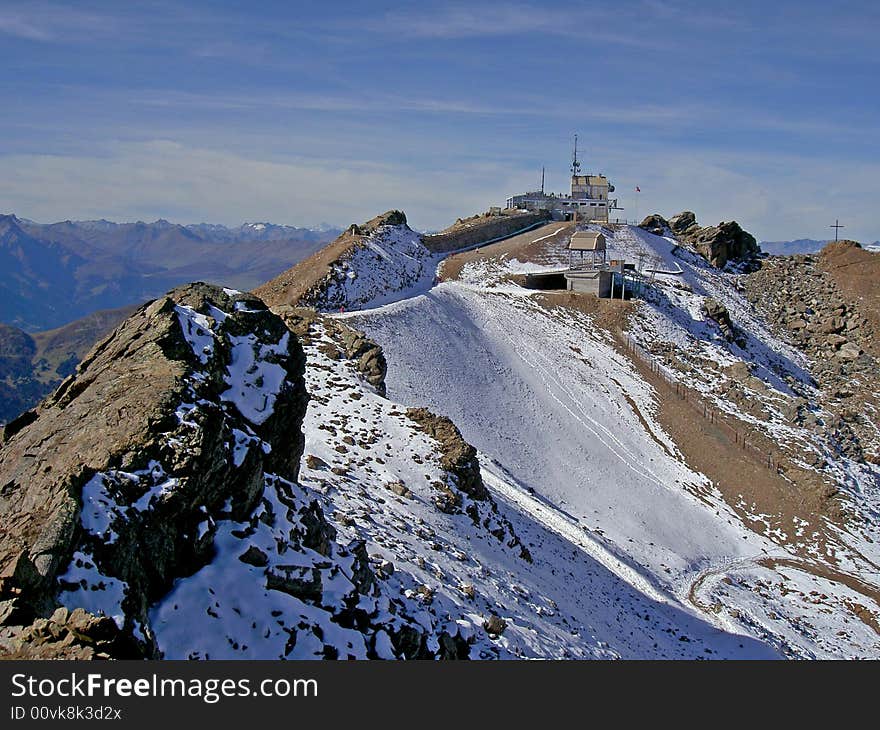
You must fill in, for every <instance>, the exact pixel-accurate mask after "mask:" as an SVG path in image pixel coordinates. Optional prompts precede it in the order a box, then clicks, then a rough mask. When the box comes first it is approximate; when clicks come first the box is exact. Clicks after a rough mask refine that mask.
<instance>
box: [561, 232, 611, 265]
mask: <svg viewBox="0 0 880 730" xmlns="http://www.w3.org/2000/svg"><path fill="white" fill-rule="evenodd" d="M575 251H580V254H581V259H580V267H579V268H590V269H596V268H604V267H605V255H606V249H605V236H604V235H603V234H602V233H601V232H600V231H575V232H574V234H573V235H572V237H571V241H570V242H569V244H568V268H569V269H573V268H575V267H574V252H575ZM585 254H589V261H586V260H585Z"/></svg>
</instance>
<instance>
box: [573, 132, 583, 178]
mask: <svg viewBox="0 0 880 730" xmlns="http://www.w3.org/2000/svg"><path fill="white" fill-rule="evenodd" d="M580 171H581V163H580V162H578V136H577V135H575V136H574V153H573V154H572V156H571V174H572V175H577V174H578V173H579V172H580Z"/></svg>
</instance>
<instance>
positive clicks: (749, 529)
mask: <svg viewBox="0 0 880 730" xmlns="http://www.w3.org/2000/svg"><path fill="white" fill-rule="evenodd" d="M609 237H611V234H609ZM610 245H611V247H612V248H614V249H616V250H617V251H619V252H621V253H625V254H627V257H628V258H630V260H633V259H635V258H637V256H638V255H639V254H640V253H641V254H643V259H644V260H645V261H646V262H651V263H650V266H651V268H654V269H656V270H657V271H658V272H661V273H658V274H656V276H657V280H658V281H657V283H656V285H655V286H654V292H653V294H651V295H649V298H648V301H646V302H643V303H641V304H640V305H638V306H637V307H636V308H635V313H634V314H633V315H632V322H631V327H632V332H633V336H634V338H635V339H636V340H637V341H638V342H639V343H640V344H641V345H642V346H643V347H644V348H645V349H646V350H648V351H656V352H658V353H660V352H676V353H677V354H678V355H679V356H681V357H683V358H685V359H687V358H688V357H691V358H692V359H693V363H692V364H691V366H690V369H689V370H685V371H684V372H682V373H678V374H676V371H675V370H673V369H670V377H681V378H682V380H683V381H686V382H687V384H688V385H689V386H690V387H692V388H694V389H695V390H696V391H697V392H701V391H702V392H705V394H706V396H707V398H711V399H713V400H712V401H711V402H713V403H715V405H716V406H721V407H723V408H725V409H727V410H729V411H730V412H731V416H738V417H741V418H743V419H746V420H748V421H749V422H751V423H752V424H753V425H755V427H758V428H762V429H771V430H770V431H769V432H768V433H769V434H771V435H772V436H773V437H774V438H778V439H790V440H791V441H792V442H793V443H797V444H801V443H803V444H806V445H808V446H809V445H812V446H813V447H814V448H816V449H821V448H822V447H821V445H820V444H818V443H817V442H816V439H815V438H813V437H812V436H811V435H810V434H808V433H805V432H803V431H802V430H800V431H799V430H798V429H796V428H794V427H792V426H790V425H786V424H784V423H783V419H782V418H781V417H777V418H775V419H774V418H772V409H771V417H770V418H769V420H761V419H758V418H757V417H756V416H753V415H750V414H749V413H747V412H744V411H742V410H741V409H739V408H738V407H737V405H736V404H735V403H732V402H730V401H727V400H725V398H724V397H723V390H719V389H718V387H717V386H718V385H719V383H720V382H721V383H722V384H723V381H724V380H725V379H726V376H725V375H724V374H723V369H724V367H725V366H730V365H735V363H737V362H750V363H753V364H754V374H755V375H756V376H757V378H758V380H760V381H761V382H762V383H763V387H764V388H765V389H766V392H765V396H764V397H765V399H766V400H767V401H768V402H770V403H771V404H772V403H774V402H777V403H778V404H779V405H781V404H782V403H783V402H784V401H785V399H786V398H787V397H788V396H790V395H791V393H792V388H793V387H795V388H798V389H806V390H807V391H808V390H809V388H810V387H811V386H810V384H809V380H810V379H809V374H808V373H807V371H806V369H805V367H806V363H805V362H804V361H803V358H802V357H801V356H800V355H799V354H798V353H797V352H796V351H794V350H792V349H791V348H789V347H787V346H786V345H785V344H784V343H782V342H781V341H780V340H778V339H777V338H775V337H773V335H772V334H771V333H770V331H769V330H768V328H767V327H766V326H765V325H764V324H763V322H762V321H760V319H759V318H758V317H757V316H756V315H755V314H754V312H753V310H752V308H751V307H750V306H749V304H748V302H747V301H746V300H745V298H744V297H743V296H742V295H741V294H740V293H739V292H738V290H737V286H736V276H735V275H733V274H724V273H721V272H718V271H717V270H715V269H712V268H711V267H709V266H708V264H706V263H705V261H703V260H702V259H700V258H699V257H696V256H692V255H690V254H689V253H688V252H686V251H681V250H678V251H674V248H675V242H674V241H672V240H670V239H664V238H661V237H657V236H652V235H651V234H648V233H645V232H643V231H640V230H639V229H633V228H628V227H624V228H622V229H619V230H618V231H617V232H616V234H614V235H613V240H611V241H610ZM550 253H551V256H549V258H551V259H552V252H550ZM676 253H678V254H679V255H676ZM645 265H646V266H648V265H649V264H647V263H646V264H645ZM530 268H540V267H537V266H536V265H533V264H525V265H524V264H522V263H521V262H517V261H506V260H502V261H492V260H489V261H483V262H478V263H475V264H471V265H469V266H468V267H466V268H465V271H464V273H463V275H462V280H461V281H455V282H447V283H443V284H440V285H439V286H435V287H434V288H433V289H431V290H430V291H429V292H427V293H425V294H423V295H420V296H417V297H414V298H411V299H408V300H406V301H401V302H398V303H396V304H392V305H389V306H385V307H380V308H377V309H373V310H370V311H367V312H360V313H352V314H351V315H350V317H351V318H352V321H353V322H354V323H355V324H356V326H358V327H360V328H362V329H364V330H366V331H367V332H368V333H369V334H370V336H371V337H373V339H375V340H376V341H378V342H379V343H380V344H382V346H383V348H384V349H385V353H386V357H387V360H388V362H389V372H388V377H387V386H388V395H389V397H390V398H391V399H393V400H398V401H400V402H403V403H406V404H424V405H427V406H430V407H431V408H434V409H435V410H438V411H440V412H443V413H446V414H448V415H449V416H450V417H451V418H452V419H453V420H454V421H455V422H456V423H457V424H458V425H459V427H460V428H461V430H462V433H463V434H464V436H465V438H466V439H468V440H469V441H470V442H471V443H473V444H474V445H476V446H477V447H478V448H479V449H480V451H481V453H482V461H483V465H484V470H485V471H486V472H488V477H487V482H488V484H489V486H490V488H492V490H493V492H494V493H495V495H496V497H497V498H498V499H499V502H502V503H506V504H507V505H508V506H509V507H510V508H511V509H515V510H518V511H521V512H522V513H523V514H525V515H528V517H529V519H532V520H535V521H538V522H541V523H542V524H545V525H548V524H552V525H554V527H553V528H552V529H555V530H557V534H563V535H566V536H567V538H566V539H569V540H571V541H572V542H575V541H574V540H573V537H572V532H571V531H574V532H576V533H578V534H583V535H586V536H588V537H589V550H590V551H595V552H591V554H592V555H593V556H594V557H595V558H596V559H597V560H599V561H600V562H602V563H603V564H604V565H606V566H608V567H609V569H610V570H612V572H614V574H615V575H616V576H618V578H619V579H620V580H621V581H624V582H626V583H628V584H629V585H630V586H632V587H633V588H634V589H636V590H638V591H640V592H641V593H642V594H643V595H644V596H647V597H651V598H653V599H655V600H663V601H668V602H670V603H671V604H673V605H676V606H679V607H691V608H692V609H697V610H701V611H704V612H705V613H704V616H705V617H706V620H707V621H711V622H712V623H713V624H714V625H715V626H717V627H718V628H719V629H723V630H726V631H739V632H747V633H749V634H751V635H752V636H755V637H759V638H761V639H763V640H765V641H767V642H769V643H770V644H772V645H773V646H775V647H777V648H778V650H779V651H781V652H782V653H783V654H785V655H788V656H798V657H826V656H827V657H835V656H836V657H840V656H878V655H880V642H878V634H877V632H876V630H875V626H876V620H877V619H876V617H878V616H880V606H878V604H877V602H876V592H875V589H872V587H871V586H872V584H873V585H876V572H875V570H874V569H873V568H872V567H871V566H872V564H873V563H875V562H876V560H877V557H878V556H877V555H876V550H875V549H873V547H872V544H876V542H874V543H871V542H870V540H871V539H873V538H872V535H873V533H874V530H875V528H874V527H873V526H872V525H871V524H870V520H869V521H868V522H867V524H865V523H862V522H860V523H858V526H854V527H849V528H847V529H846V530H841V529H840V528H839V527H835V526H831V525H825V528H823V529H827V530H828V532H830V533H831V534H832V535H833V536H834V537H835V539H836V542H835V544H834V545H833V547H832V548H831V549H832V550H833V552H834V560H833V561H832V560H828V561H826V562H822V558H823V556H822V555H817V554H815V550H816V549H817V546H819V545H821V546H822V547H823V549H824V548H825V547H826V546H827V545H828V544H829V543H828V542H826V541H825V540H827V535H826V536H825V537H823V541H822V542H815V543H811V542H810V540H811V538H813V537H814V536H813V535H811V534H807V535H805V536H804V535H803V534H802V533H803V532H804V530H803V528H799V527H798V525H799V524H800V523H798V522H796V521H795V522H794V523H789V528H788V530H789V532H790V534H791V535H792V536H794V535H799V536H800V537H798V539H796V540H786V539H779V536H778V532H779V529H778V526H777V525H776V524H775V523H774V522H773V519H772V518H771V516H770V515H762V514H760V513H759V512H758V511H757V510H755V509H754V508H753V506H750V505H743V504H736V503H735V501H734V503H733V504H732V503H731V502H732V500H731V498H730V494H729V493H724V494H723V493H722V492H721V491H720V490H719V489H718V488H717V485H715V484H713V482H712V481H710V479H709V478H707V477H706V476H705V475H703V474H701V473H699V472H696V471H694V470H693V469H691V468H689V467H688V466H687V465H686V463H685V457H684V455H683V454H682V453H681V452H680V450H679V448H678V447H677V446H676V444H675V443H673V440H672V438H671V437H670V436H669V435H668V434H667V433H666V432H665V431H664V428H663V427H662V426H661V424H660V423H659V420H658V418H657V411H658V407H657V403H658V398H660V397H661V396H660V394H659V393H658V392H657V391H656V390H655V389H654V388H653V387H652V386H650V385H648V384H647V383H646V382H645V380H644V379H643V377H642V376H641V375H640V374H639V372H638V371H637V369H636V368H635V366H634V364H633V361H632V360H630V359H629V358H627V357H625V356H623V355H622V354H621V352H620V349H621V348H620V347H619V343H618V345H617V346H615V342H614V338H613V337H612V334H613V333H609V332H608V331H607V330H606V329H604V328H602V327H600V326H598V324H597V322H596V320H595V318H593V317H591V316H590V315H587V314H584V313H583V312H578V311H575V310H572V309H569V308H561V307H560V308H554V307H548V306H547V305H546V303H544V302H542V300H541V296H540V295H539V294H535V293H534V292H528V291H525V290H523V289H520V288H518V287H513V286H510V285H508V284H505V283H504V280H505V277H506V275H508V274H509V273H511V272H521V271H523V270H528V269H530ZM662 272H667V273H662ZM672 272H675V273H674V274H673V273H672ZM709 297H711V298H714V299H717V300H720V301H722V302H723V303H724V304H725V305H726V306H727V308H728V309H729V311H730V314H731V317H732V318H733V319H734V321H735V322H736V323H737V325H738V326H739V327H741V328H742V329H743V330H745V331H746V332H747V333H748V336H747V338H746V342H745V347H744V348H740V347H739V346H738V345H736V344H734V343H728V342H726V341H725V340H724V338H723V337H721V336H720V334H719V332H718V330H717V327H716V326H715V325H714V324H713V323H712V322H709V321H707V319H706V317H705V315H704V314H703V312H702V307H703V305H704V303H705V301H706V299H707V298H709ZM670 348H671V349H670ZM698 358H702V359H703V360H706V361H708V362H711V363H714V365H713V366H712V367H704V368H700V367H695V365H694V363H697V362H698ZM659 359H660V356H659V355H658V360H659ZM694 418H695V419H696V420H699V417H698V416H696V415H694ZM759 421H760V422H759ZM826 452H827V450H825V451H823V455H824V456H826V457H830V456H831V455H829V454H828V453H826ZM834 464H835V468H836V469H837V470H838V472H839V476H840V479H841V481H842V483H844V484H848V485H849V486H850V487H851V489H852V493H853V495H855V491H856V485H857V484H858V483H861V484H863V485H865V486H868V485H870V487H871V488H870V489H868V490H863V491H867V494H865V495H858V496H859V502H858V504H859V505H860V506H859V507H858V508H857V509H856V511H857V512H860V514H861V516H862V517H869V516H870V515H871V514H872V513H874V510H875V509H876V506H875V500H876V494H877V490H876V482H875V481H873V480H874V479H875V478H876V476H875V475H872V473H870V471H866V468H867V467H865V466H863V465H855V464H851V463H846V462H844V461H840V460H837V461H835V462H834ZM799 466H801V467H804V468H806V463H803V464H800V465H799ZM750 510H751V511H750ZM551 517H552V519H551ZM764 523H766V525H765V524H764ZM804 524H806V523H804ZM799 530H800V531H799ZM875 537H876V536H875ZM801 538H802V539H801ZM575 544H576V543H575ZM811 548H812V549H813V550H814V554H813V555H811V556H810V559H811V560H812V561H815V562H811V563H809V564H806V563H805V562H804V557H803V556H804V555H805V554H809V550H810V549H811ZM536 553H537V554H538V555H540V554H541V553H540V551H536ZM816 565H820V566H821V569H822V570H825V569H828V571H830V572H828V573H827V574H826V575H825V577H823V576H822V575H820V574H819V572H821V571H819V572H817V568H816ZM829 566H830V567H829ZM807 568H808V569H807ZM834 570H839V571H841V572H840V573H837V574H835V573H834ZM850 578H854V579H855V580H849V579H850ZM575 580H576V581H577V578H575ZM859 581H864V583H863V584H861V585H860V584H859ZM847 583H849V585H855V586H856V590H853V588H851V587H848V585H847ZM808 589H809V590H808ZM854 607H855V608H854ZM593 610H595V609H593ZM682 610H685V609H682ZM860 612H864V613H863V614H862V617H861V618H860V617H859V615H858V614H859V613H860Z"/></svg>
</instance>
